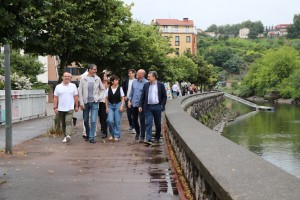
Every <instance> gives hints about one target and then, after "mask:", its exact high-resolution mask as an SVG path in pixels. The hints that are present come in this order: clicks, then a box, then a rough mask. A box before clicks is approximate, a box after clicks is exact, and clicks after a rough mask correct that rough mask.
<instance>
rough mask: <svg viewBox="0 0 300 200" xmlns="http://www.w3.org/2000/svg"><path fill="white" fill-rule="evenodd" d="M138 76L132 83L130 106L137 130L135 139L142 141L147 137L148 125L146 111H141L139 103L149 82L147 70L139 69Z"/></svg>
mask: <svg viewBox="0 0 300 200" xmlns="http://www.w3.org/2000/svg"><path fill="white" fill-rule="evenodd" d="M136 78H137V79H136V80H134V81H133V83H132V88H131V92H130V95H129V101H128V107H129V108H131V109H132V118H133V126H134V129H135V131H136V135H135V140H139V142H140V143H142V142H144V139H145V132H146V126H145V115H144V111H142V112H139V104H140V100H141V95H142V91H143V87H144V85H145V83H147V82H148V81H147V79H145V70H143V69H139V70H138V72H137V74H136ZM139 121H140V122H139Z"/></svg>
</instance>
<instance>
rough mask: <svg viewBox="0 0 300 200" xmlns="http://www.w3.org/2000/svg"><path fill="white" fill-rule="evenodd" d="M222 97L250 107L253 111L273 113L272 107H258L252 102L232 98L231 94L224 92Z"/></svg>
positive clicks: (235, 97)
mask: <svg viewBox="0 0 300 200" xmlns="http://www.w3.org/2000/svg"><path fill="white" fill-rule="evenodd" d="M224 96H225V97H227V98H229V99H232V100H235V101H237V102H240V103H242V104H245V105H247V106H250V107H252V108H254V109H255V110H265V111H274V108H273V107H268V106H259V105H257V104H255V103H252V102H250V101H247V100H245V99H242V98H240V97H237V96H234V95H232V94H228V93H226V92H224Z"/></svg>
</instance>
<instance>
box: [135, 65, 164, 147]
mask: <svg viewBox="0 0 300 200" xmlns="http://www.w3.org/2000/svg"><path fill="white" fill-rule="evenodd" d="M148 80H149V82H148V83H146V84H145V85H144V87H143V92H142V96H141V101H140V105H139V112H142V110H144V113H145V118H146V141H145V143H147V144H152V142H151V138H152V123H153V118H154V123H155V129H156V131H155V143H158V142H159V139H160V136H161V112H162V111H164V110H165V105H166V103H167V92H166V88H165V85H164V84H163V83H161V82H159V81H157V72H156V71H150V72H149V73H148Z"/></svg>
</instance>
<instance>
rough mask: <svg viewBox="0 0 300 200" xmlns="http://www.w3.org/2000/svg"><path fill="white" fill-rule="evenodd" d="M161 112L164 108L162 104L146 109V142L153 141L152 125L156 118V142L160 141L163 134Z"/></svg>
mask: <svg viewBox="0 0 300 200" xmlns="http://www.w3.org/2000/svg"><path fill="white" fill-rule="evenodd" d="M161 111H162V107H161V105H160V104H155V105H149V104H148V105H147V106H146V108H145V117H146V141H151V138H152V124H153V118H154V124H155V129H156V130H155V140H159V139H160V133H161Z"/></svg>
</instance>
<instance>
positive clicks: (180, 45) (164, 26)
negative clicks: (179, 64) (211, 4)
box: [155, 18, 197, 55]
mask: <svg viewBox="0 0 300 200" xmlns="http://www.w3.org/2000/svg"><path fill="white" fill-rule="evenodd" d="M155 24H156V25H157V26H159V30H160V32H161V34H162V36H163V37H170V43H171V46H172V47H173V48H174V49H175V54H173V55H181V54H183V53H184V52H185V51H190V52H191V53H192V54H196V53H197V43H196V42H197V41H196V31H195V26H194V21H193V20H189V19H188V18H183V20H178V19H156V21H155Z"/></svg>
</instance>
